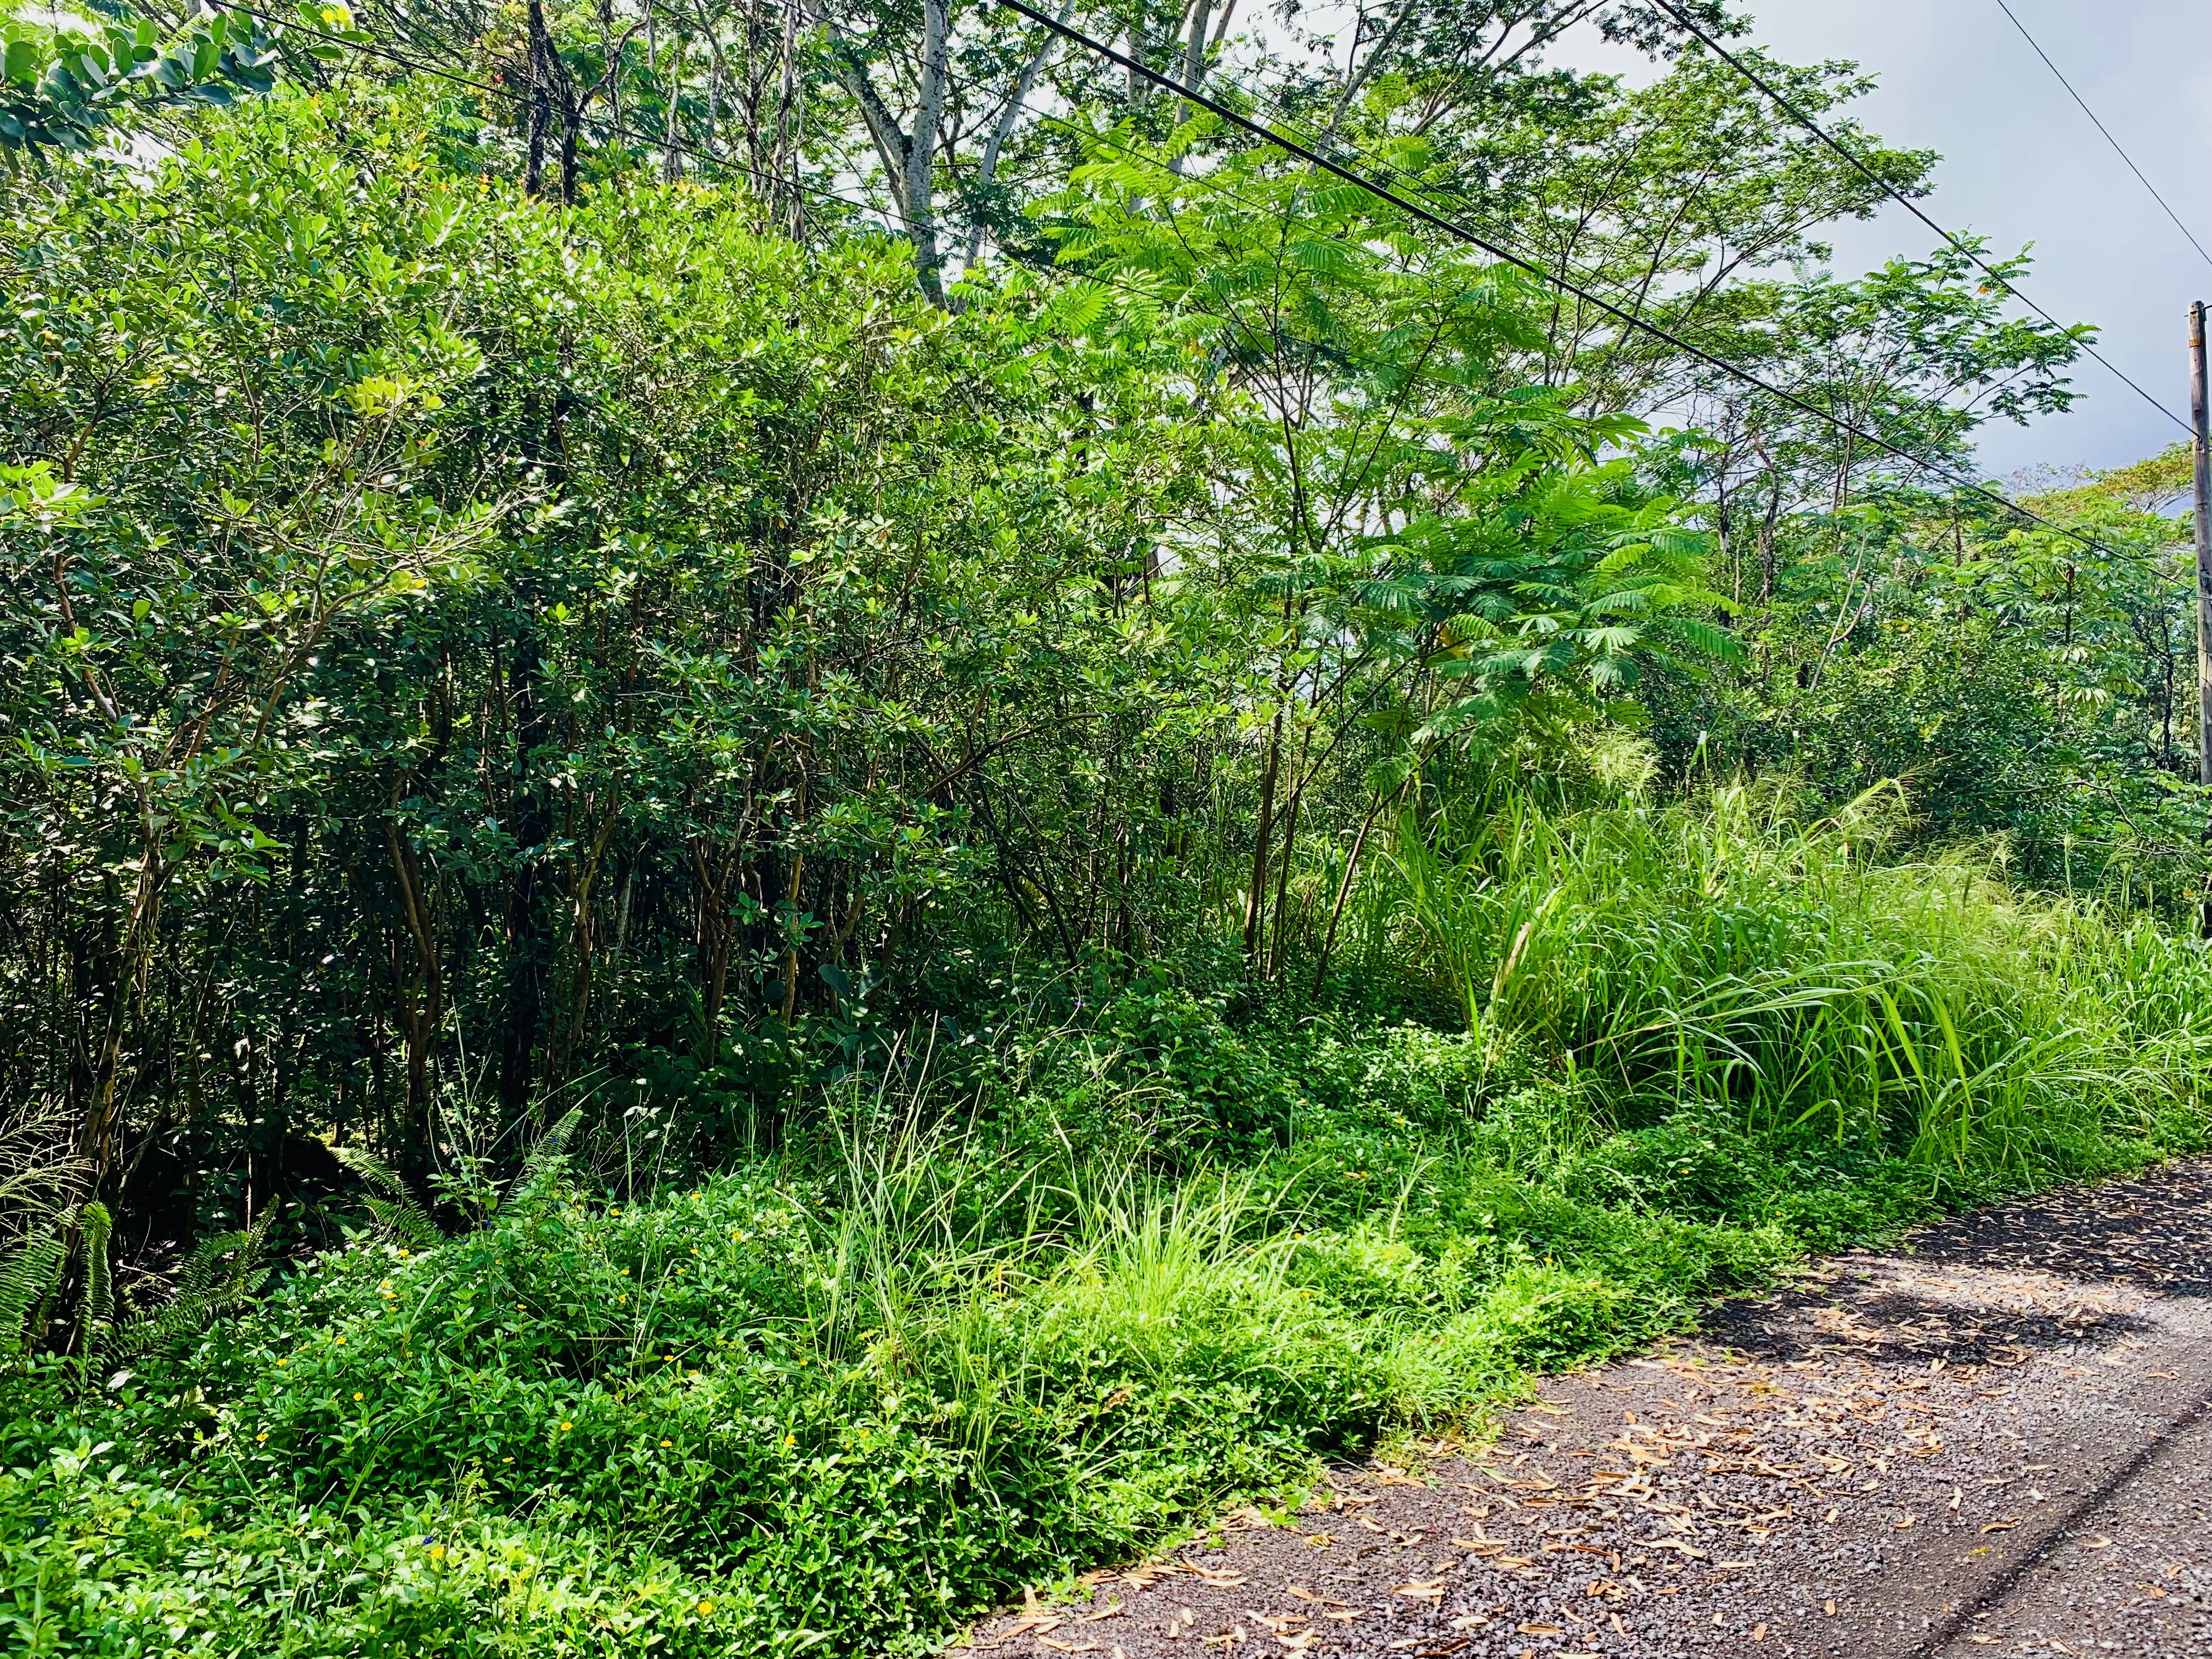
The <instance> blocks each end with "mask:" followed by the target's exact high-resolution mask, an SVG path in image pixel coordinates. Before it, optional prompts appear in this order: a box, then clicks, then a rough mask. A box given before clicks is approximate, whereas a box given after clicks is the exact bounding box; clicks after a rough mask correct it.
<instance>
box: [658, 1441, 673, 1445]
mask: <svg viewBox="0 0 2212 1659" xmlns="http://www.w3.org/2000/svg"><path fill="white" fill-rule="evenodd" d="M661 1444H662V1445H664V1446H672V1445H674V1444H675V1442H674V1441H673V1440H664V1441H662V1442H661Z"/></svg>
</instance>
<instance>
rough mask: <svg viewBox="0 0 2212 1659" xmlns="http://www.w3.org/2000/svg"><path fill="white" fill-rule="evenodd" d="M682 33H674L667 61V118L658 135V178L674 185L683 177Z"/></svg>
mask: <svg viewBox="0 0 2212 1659" xmlns="http://www.w3.org/2000/svg"><path fill="white" fill-rule="evenodd" d="M685 44H686V42H685V37H684V31H683V30H681V29H678V31H677V32H676V54H675V56H674V57H673V58H671V59H670V60H669V64H668V80H667V82H666V84H665V88H664V89H663V90H664V95H665V97H666V99H667V100H668V118H667V119H666V121H665V122H664V123H663V124H662V127H661V133H660V176H661V179H662V180H663V181H664V182H665V183H668V184H671V185H672V184H674V183H675V182H676V181H677V180H678V179H681V178H682V177H683V176H684V151H683V149H682V147H681V146H680V145H679V144H678V143H677V139H676V128H677V118H678V113H679V112H680V110H681V108H682V106H683V102H684V46H685Z"/></svg>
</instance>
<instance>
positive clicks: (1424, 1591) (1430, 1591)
mask: <svg viewBox="0 0 2212 1659" xmlns="http://www.w3.org/2000/svg"><path fill="white" fill-rule="evenodd" d="M1390 1594H1391V1595H1410V1596H1412V1597H1413V1599H1414V1600H1416V1601H1443V1595H1444V1581H1443V1579H1441V1578H1431V1579H1430V1580H1428V1581H1427V1582H1426V1583H1423V1582H1421V1581H1419V1580H1418V1579H1417V1580H1415V1581H1414V1582H1413V1583H1406V1584H1393V1585H1391V1586H1390Z"/></svg>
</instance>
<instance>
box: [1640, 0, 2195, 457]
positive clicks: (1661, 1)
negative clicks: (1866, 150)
mask: <svg viewBox="0 0 2212 1659" xmlns="http://www.w3.org/2000/svg"><path fill="white" fill-rule="evenodd" d="M1652 3H1653V4H1655V5H1656V6H1657V7H1658V8H1659V9H1660V10H1662V11H1663V12H1665V13H1666V14H1667V15H1668V16H1669V17H1671V18H1673V19H1674V21H1675V23H1676V24H1677V25H1678V26H1680V28H1681V29H1682V30H1683V32H1684V33H1687V34H1691V35H1693V36H1695V37H1696V38H1697V40H1699V42H1700V43H1701V44H1703V46H1705V50H1706V51H1708V52H1711V53H1712V54H1713V55H1714V56H1715V57H1717V58H1719V59H1720V60H1721V61H1722V62H1723V63H1724V64H1727V65H1728V66H1729V68H1730V69H1732V70H1735V72H1736V73H1737V74H1738V75H1741V76H1742V77H1743V78H1744V79H1745V80H1747V81H1748V82H1751V84H1752V85H1753V86H1754V87H1757V88H1759V90H1760V91H1761V92H1763V93H1765V94H1766V95H1767V97H1768V98H1769V99H1770V100H1772V102H1773V103H1774V105H1775V106H1776V107H1777V108H1778V109H1780V110H1781V111H1782V112H1783V113H1784V114H1785V115H1787V116H1788V117H1789V118H1790V119H1791V120H1792V121H1795V122H1796V124H1797V125H1799V126H1801V127H1802V128H1804V129H1805V131H1808V132H1809V133H1811V134H1812V135H1813V136H1814V137H1815V138H1818V139H1819V140H1820V142H1821V143H1824V144H1826V146H1827V147H1828V148H1829V149H1832V150H1833V151H1835V152H1836V154H1837V155H1840V156H1841V157H1843V159H1844V161H1845V162H1846V163H1847V164H1848V165H1849V166H1850V167H1852V168H1853V169H1854V170H1855V171H1857V173H1860V174H1861V175H1862V176H1863V177H1864V178H1865V179H1867V180H1868V181H1869V183H1871V184H1872V185H1875V187H1876V188H1877V189H1879V190H1881V191H1882V193H1883V194H1884V195H1886V196H1887V197H1889V198H1890V199H1891V200H1892V201H1893V202H1895V203H1896V204H1898V205H1899V206H1900V207H1902V208H1903V209H1904V210H1905V211H1906V212H1907V213H1910V214H1911V216H1913V217H1914V218H1916V219H1917V220H1919V221H1920V222H1921V223H1922V224H1923V225H1925V226H1927V227H1928V228H1929V229H1930V230H1932V231H1934V232H1935V233H1936V234H1937V235H1938V236H1941V237H1942V239H1943V240H1945V241H1946V242H1948V244H1950V246H1952V247H1954V248H1955V249H1956V250H1957V251H1958V252H1960V253H1963V254H1964V255H1966V258H1969V259H1971V260H1972V261H1973V262H1974V264H1976V265H1977V266H1978V268H1979V269H1980V270H1981V272H1982V274H1983V275H1984V276H1987V277H1988V278H1989V279H1990V281H1991V282H1992V283H1996V285H1997V286H1998V287H1999V288H2001V289H2003V290H2004V291H2005V292H2006V293H2007V294H2008V295H2011V296H2012V297H2013V298H2014V299H2015V300H2017V301H2020V302H2021V304H2022V305H2024V306H2026V307H2027V308H2028V309H2029V310H2030V311H2032V312H2033V313H2035V314H2036V315H2037V316H2039V317H2040V318H2042V319H2043V320H2044V321H2045V322H2046V323H2049V324H2050V325H2051V326H2052V327H2053V328H2060V329H2063V328H2064V327H2065V326H2066V325H2065V324H2063V323H2062V322H2060V321H2059V320H2058V319H2057V318H2056V317H2054V316H2052V315H2051V313H2049V312H2047V311H2045V309H2044V308H2043V307H2041V306H2039V305H2038V304H2037V303H2036V302H2035V301H2033V300H2031V299H2029V298H2028V297H2027V295H2025V294H2023V293H2021V291H2020V290H2019V289H2017V288H2015V287H2014V286H2013V285H2012V283H2011V282H2010V281H2009V280H2008V279H2007V278H2006V277H2004V276H2002V275H2000V274H1999V273H1998V272H1997V270H1996V269H1995V268H1994V267H1992V266H1991V265H1990V263H1989V262H1988V261H1987V260H1986V259H1984V258H1982V256H1981V255H1980V254H1979V253H1978V252H1976V251H1975V249H1974V247H1973V246H1972V244H1971V243H1969V242H1967V241H1966V240H1964V239H1963V238H1961V237H1958V236H1954V235H1953V234H1951V233H1950V232H1949V231H1948V230H1946V229H1944V228H1943V227H1942V226H1941V225H1939V224H1937V223H1936V222H1935V220H1933V219H1931V218H1929V216H1928V214H1927V212H1926V210H1924V209H1923V208H1922V207H1921V205H1920V204H1918V203H1917V202H1915V201H1914V200H1913V199H1912V198H1911V197H1909V196H1907V195H1905V192H1904V191H1900V190H1899V189H1898V187H1897V186H1896V185H1893V184H1892V183H1891V182H1890V181H1889V180H1888V179H1885V178H1883V177H1882V176H1881V174H1880V173H1876V172H1875V170H1874V169H1873V168H1872V167H1869V166H1868V165H1867V164H1866V162H1865V161H1863V159H1861V157H1859V156H1858V155H1857V154H1855V153H1854V152H1853V151H1852V150H1850V149H1849V148H1848V147H1847V146H1845V145H1844V144H1843V143H1840V142H1838V140H1837V139H1836V138H1835V137H1833V136H1832V134H1830V132H1829V131H1828V130H1827V129H1826V127H1824V126H1822V125H1820V123H1819V122H1817V121H1815V120H1814V118H1812V117H1811V116H1809V115H1808V114H1807V113H1806V112H1804V111H1803V110H1802V109H1800V108H1798V107H1797V106H1796V103H1795V102H1793V101H1792V100H1790V97H1789V95H1788V94H1785V93H1784V92H1782V91H1780V90H1779V89H1778V88H1776V87H1775V86H1774V85H1773V84H1772V83H1771V82H1769V81H1768V80H1767V78H1766V77H1765V76H1763V75H1761V74H1759V71H1758V70H1755V69H1753V68H1752V67H1751V65H1750V64H1747V63H1745V62H1744V61H1743V59H1742V58H1739V57H1738V56H1736V54H1735V53H1734V52H1730V51H1729V49H1728V48H1727V47H1726V46H1723V45H1721V43H1720V42H1719V41H1717V40H1715V39H1714V38H1713V37H1712V36H1711V34H1708V33H1706V32H1705V30H1704V29H1701V28H1699V27H1698V25H1697V24H1696V22H1695V21H1692V19H1690V18H1688V17H1686V16H1684V15H1682V13H1681V12H1680V10H1679V9H1677V8H1676V7H1675V5H1674V0H1652ZM1997 3H1998V4H1999V5H2002V4H2003V3H2004V0H1997ZM2006 15H2008V16H2009V15H2011V14H2010V13H2009V12H2008V13H2007V14H2006ZM2025 32H2026V31H2022V33H2025ZM2029 44H2030V45H2033V44H2034V43H2033V41H2030V42H2029ZM2069 90H2070V88H2069ZM2084 107H2085V108H2086V107H2087V106H2084ZM2090 119H2091V120H2095V119H2096V117H2095V116H2091V117H2090ZM2107 136H2109V135H2107ZM2115 148H2117V146H2115ZM2129 165H2130V167H2132V166H2134V165H2135V164H2134V163H2133V162H2130V163H2129ZM2136 176H2137V177H2138V178H2140V177H2142V175H2141V174H2137V175H2136ZM2144 183H2145V184H2146V185H2148V183H2149V181H2148V179H2145V180H2144ZM2151 193H2152V194H2153V195H2156V194H2157V192H2156V191H2152V192H2151ZM2159 205H2160V206H2161V207H2164V206H2165V204H2164V203H2163V202H2160V204H2159ZM2166 211H2167V212H2168V213H2171V212H2172V209H2171V208H2167V209H2166ZM2174 222H2175V223H2176V224H2179V223H2180V221H2179V220H2178V219H2177V220H2175V221H2174ZM2182 234H2184V235H2188V234H2189V233H2188V230H2187V228H2186V227H2184V228H2183V231H2182ZM2190 240H2191V241H2194V240H2196V238H2194V237H2191V238H2190ZM2198 252H2203V250H2202V249H2201V248H2200V249H2199V250H2198ZM2081 349H2082V350H2083V351H2084V352H2086V353H2087V355H2088V356H2089V357H2090V358H2091V360H2092V361H2093V362H2096V363H2097V364H2098V365H2099V366H2100V367H2101V368H2104V369H2106V371H2107V372H2108V373H2110V374H2112V377H2113V378H2114V379H2115V380H2118V381H2119V382H2120V383H2121V384H2122V385H2123V386H2126V387H2127V388H2128V390H2129V391H2130V392H2134V393H2135V394H2136V396H2137V397H2138V398H2142V400H2143V401H2144V402H2145V403H2147V404H2149V405H2150V406H2151V407H2152V408H2153V409H2154V410H2158V412H2159V413H2160V414H2161V415H2163V416H2166V419H2167V420H2169V421H2172V422H2173V423H2174V424H2175V425H2176V426H2178V427H2179V428H2182V430H2184V431H2185V432H2193V431H2194V430H2195V429H2196V428H2193V427H2191V425H2190V424H2189V422H2186V421H2185V420H2183V419H2182V418H2181V416H2179V415H2177V414H2175V413H2174V412H2173V411H2172V410H2170V409H2168V408H2167V407H2166V405H2165V404H2162V403H2160V401H2159V400H2158V399H2157V398H2155V397H2154V396H2152V395H2151V394H2150V393H2149V392H2146V391H2144V390H2143V388H2142V386H2139V385H2137V384H2136V382H2135V380H2132V379H2130V377H2129V376H2128V375H2127V374H2124V373H2123V372H2122V370H2121V369H2120V368H2119V366H2118V364H2117V363H2114V362H2112V360H2111V359H2110V358H2108V357H2106V356H2105V355H2104V353H2102V352H2100V351H2099V350H2098V349H2097V348H2096V347H2094V346H2093V345H2089V344H2087V343H2085V344H2084V345H2083V346H2082V348H2081Z"/></svg>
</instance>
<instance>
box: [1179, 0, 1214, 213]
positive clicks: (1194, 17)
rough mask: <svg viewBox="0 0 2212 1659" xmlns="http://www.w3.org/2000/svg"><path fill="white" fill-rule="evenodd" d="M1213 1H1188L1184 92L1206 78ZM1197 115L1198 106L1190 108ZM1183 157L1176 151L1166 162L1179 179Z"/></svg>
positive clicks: (1183, 75) (1183, 72)
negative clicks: (1208, 36)
mask: <svg viewBox="0 0 2212 1659" xmlns="http://www.w3.org/2000/svg"><path fill="white" fill-rule="evenodd" d="M1212 12H1213V0H1190V34H1189V37H1188V40H1187V41H1186V43H1185V44H1184V46H1183V53H1182V84H1183V90H1184V91H1186V92H1196V91H1197V90H1198V84H1199V82H1200V81H1202V80H1204V79H1205V78H1206V19H1207V18H1208V17H1210V16H1211V15H1212ZM1190 110H1191V113H1192V114H1194V115H1195V114H1196V113H1198V106H1197V105H1195V104H1194V105H1192V106H1190ZM1182 163H1183V155H1182V151H1181V150H1177V151H1176V153H1175V155H1173V156H1171V157H1170V159H1169V161H1168V171H1169V172H1170V173H1174V174H1176V176H1177V177H1181V176H1182Z"/></svg>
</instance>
